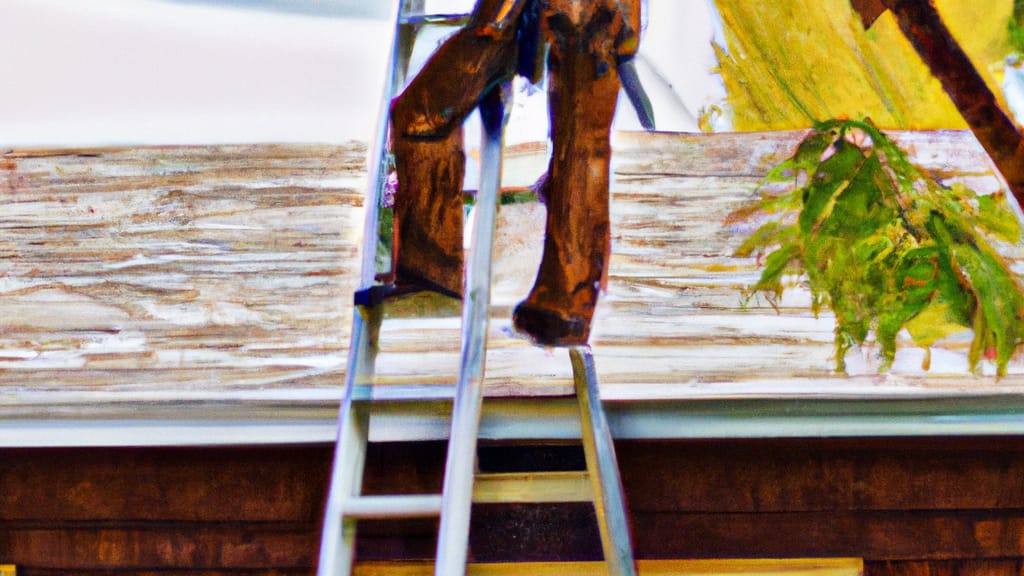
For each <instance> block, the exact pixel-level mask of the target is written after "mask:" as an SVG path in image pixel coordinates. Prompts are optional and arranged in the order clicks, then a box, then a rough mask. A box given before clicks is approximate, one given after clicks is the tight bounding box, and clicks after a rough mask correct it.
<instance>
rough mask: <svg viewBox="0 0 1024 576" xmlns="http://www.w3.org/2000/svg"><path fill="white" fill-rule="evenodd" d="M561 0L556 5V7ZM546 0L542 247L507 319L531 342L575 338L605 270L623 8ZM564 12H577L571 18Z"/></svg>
mask: <svg viewBox="0 0 1024 576" xmlns="http://www.w3.org/2000/svg"><path fill="white" fill-rule="evenodd" d="M560 4H564V5H565V6H564V7H563V8H564V10H562V11H556V8H557V7H558V5H560ZM571 4H572V3H571V2H569V1H568V0H561V1H560V2H559V1H552V2H551V4H550V6H551V8H549V9H548V11H549V13H546V14H545V15H544V16H545V20H544V21H545V22H546V23H547V24H546V25H547V27H548V28H547V30H546V31H545V32H546V34H547V37H548V40H549V42H550V45H551V48H550V53H549V57H548V66H549V69H550V76H549V96H548V108H549V114H550V117H551V134H552V141H553V148H554V151H553V153H552V156H551V163H550V166H549V168H548V179H547V182H546V184H545V190H544V192H545V196H546V198H547V212H548V214H547V226H546V230H545V239H544V255H543V258H542V260H541V264H540V270H539V271H538V273H537V280H536V282H535V284H534V286H533V290H532V291H531V292H530V295H529V296H528V297H527V298H526V300H524V301H523V302H521V303H520V304H519V305H518V306H517V307H516V310H515V313H514V316H513V321H514V323H515V326H516V328H517V329H518V330H520V331H521V332H524V333H526V334H527V335H529V336H530V337H531V338H532V339H533V340H534V341H536V342H537V343H539V344H544V345H549V346H571V345H577V344H585V343H586V342H587V339H588V337H589V336H590V321H591V319H592V318H593V316H594V309H595V308H596V306H597V299H598V294H599V293H600V291H601V290H602V289H603V288H604V285H605V282H606V280H607V270H608V257H609V251H610V248H611V230H610V221H609V215H608V209H609V205H608V186H609V180H610V174H609V171H610V162H611V146H610V144H609V133H610V131H611V123H612V118H613V116H614V115H615V104H616V100H617V98H618V94H619V86H620V83H619V77H618V73H617V71H616V62H617V57H618V54H617V53H616V42H617V40H618V39H619V38H621V34H622V30H623V16H622V14H621V13H619V12H618V11H617V10H616V9H615V8H614V6H615V4H614V3H612V2H601V1H600V0H597V1H584V2H578V1H577V2H576V5H575V8H576V9H577V10H578V9H579V8H580V6H579V4H583V9H582V10H578V11H577V12H575V13H573V12H570V11H569V9H570V8H571V7H572V6H570V5H571ZM572 16H575V17H577V18H579V19H578V20H575V21H574V20H573V19H572Z"/></svg>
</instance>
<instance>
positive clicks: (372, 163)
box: [317, 0, 407, 576]
mask: <svg viewBox="0 0 1024 576" xmlns="http://www.w3.org/2000/svg"><path fill="white" fill-rule="evenodd" d="M404 2H405V0H395V2H394V3H393V5H392V8H391V14H390V20H389V21H390V22H393V23H394V27H393V29H392V34H393V39H392V43H391V48H390V53H389V54H388V60H387V61H388V63H389V66H390V68H389V71H390V73H389V74H388V75H386V76H385V79H384V86H383V89H382V95H381V99H382V102H381V104H380V109H379V110H378V115H377V126H376V135H375V139H374V141H373V142H372V149H371V151H370V156H369V161H368V166H367V172H368V174H367V193H366V199H365V201H364V219H363V241H362V247H361V249H362V262H361V270H360V277H359V288H360V289H363V288H368V287H370V286H372V285H373V283H374V281H375V278H376V273H377V236H378V225H377V224H378V220H379V218H380V199H381V197H382V193H383V190H384V186H385V185H386V182H387V176H388V173H387V172H388V170H387V168H388V166H387V148H388V124H389V116H390V108H391V98H392V96H393V94H394V91H395V87H396V84H397V82H398V81H399V80H400V79H401V78H402V77H403V76H404V73H405V71H404V69H403V70H399V66H398V64H399V60H400V59H401V58H402V54H403V50H402V49H403V46H402V45H401V44H402V43H403V37H402V35H401V34H400V28H401V25H402V24H401V16H402V5H403V3H404ZM406 42H407V40H406ZM363 314H364V311H363V310H358V309H357V310H356V311H355V312H354V313H353V315H352V331H351V338H350V340H349V356H348V370H347V372H346V376H345V389H344V391H343V395H342V399H341V405H340V406H339V409H338V428H337V430H338V431H337V439H336V443H335V450H334V460H333V463H332V468H331V480H330V485H329V489H328V496H327V506H326V508H325V513H324V525H323V529H322V531H321V540H320V555H319V561H318V563H317V575H318V576H340V575H345V574H350V573H351V571H352V562H353V560H354V559H355V558H354V556H355V520H354V519H347V518H345V511H344V504H345V502H346V501H347V500H348V499H349V498H351V497H352V496H354V495H358V493H359V492H360V490H361V487H362V472H363V468H364V463H365V455H366V441H367V436H368V433H369V430H368V429H369V412H368V411H366V410H363V409H357V408H356V407H355V406H354V404H353V399H354V398H353V397H354V395H355V391H356V387H357V386H359V385H364V384H365V383H366V382H369V380H370V379H371V378H372V375H373V371H374V362H375V359H376V348H377V342H376V340H377V333H378V330H379V326H380V313H379V311H369V312H367V317H364V315H363Z"/></svg>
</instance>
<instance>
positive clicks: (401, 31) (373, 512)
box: [317, 0, 636, 576]
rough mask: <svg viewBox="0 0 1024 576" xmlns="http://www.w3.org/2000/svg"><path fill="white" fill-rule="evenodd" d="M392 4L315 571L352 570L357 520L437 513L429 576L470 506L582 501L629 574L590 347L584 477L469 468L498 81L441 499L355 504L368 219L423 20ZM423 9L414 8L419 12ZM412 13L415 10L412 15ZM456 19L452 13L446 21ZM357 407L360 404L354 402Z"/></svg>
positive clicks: (497, 154) (614, 562)
mask: <svg viewBox="0 0 1024 576" xmlns="http://www.w3.org/2000/svg"><path fill="white" fill-rule="evenodd" d="M397 4H398V5H397V6H396V7H395V8H394V21H395V22H396V28H395V31H396V32H395V43H394V47H393V49H392V50H393V51H392V58H391V60H390V61H391V63H392V64H391V74H390V75H389V78H388V82H387V84H388V85H387V87H386V88H385V102H384V105H385V107H384V108H383V110H384V111H385V112H384V113H382V114H381V119H380V120H379V126H378V138H377V141H376V142H375V143H374V147H375V151H374V158H373V163H372V164H371V170H370V172H371V174H370V189H369V194H368V199H367V203H366V222H365V231H364V242H363V262H362V277H361V287H362V290H361V291H360V292H357V298H356V313H355V314H353V319H352V337H351V341H350V349H349V358H348V372H347V374H346V381H345V391H344V396H343V397H342V400H341V407H340V411H339V413H338V437H337V444H336V447H335V453H334V464H333V471H332V474H331V484H330V489H329V492H328V499H327V507H326V514H325V518H324V526H323V533H322V537H321V544H320V559H319V565H318V571H317V574H318V575H320V576H336V575H344V574H351V573H352V566H353V561H354V556H355V536H356V523H357V521H359V520H363V519H389V518H416V517H434V516H439V517H440V530H439V534H438V544H437V557H436V563H435V574H437V575H444V576H455V575H460V576H461V575H463V574H465V573H466V559H467V549H468V546H469V528H470V510H471V507H472V503H473V502H477V503H497V502H501V503H510V502H579V501H591V502H593V504H594V508H595V511H596V513H597V520H598V525H599V531H600V535H601V542H602V547H603V550H604V556H605V561H606V564H607V566H608V572H609V574H611V575H613V576H620V575H634V574H636V565H635V562H634V559H633V550H632V543H631V535H630V529H629V518H628V515H627V512H626V506H625V501H624V497H623V492H622V484H621V480H620V478H619V469H618V464H617V462H616V458H615V447H614V444H613V443H612V435H611V432H610V430H609V428H608V422H607V418H606V416H605V412H604V408H603V405H602V403H601V399H600V396H599V393H598V383H597V373H596V370H595V368H594V359H593V356H592V354H591V351H590V349H589V347H583V346H580V347H573V348H570V349H569V357H570V360H571V362H572V368H573V380H574V383H575V393H576V397H577V400H578V402H579V419H580V429H581V436H582V443H583V448H584V454H585V459H586V467H587V470H586V471H582V472H535V473H530V474H525V475H524V474H480V473H477V471H476V468H477V466H476V448H477V436H478V431H479V424H480V413H481V408H482V403H483V381H484V371H485V366H484V364H485V358H486V347H487V327H488V320H489V306H490V288H491V254H492V250H491V248H492V245H493V242H494V227H495V217H496V211H497V203H498V194H499V188H500V185H501V171H502V167H501V163H502V139H503V133H504V127H505V123H506V122H507V119H508V106H507V104H508V101H509V99H510V89H509V86H508V85H504V86H500V87H496V88H494V89H492V91H491V92H490V93H489V94H487V95H486V96H485V97H484V98H483V99H482V102H481V104H480V113H481V119H482V124H483V141H482V146H481V162H480V164H481V169H480V186H479V191H478V195H477V200H476V204H475V208H474V210H475V211H476V214H475V218H474V219H473V224H472V230H471V237H472V246H473V250H472V251H471V254H470V257H469V261H468V262H467V270H466V290H465V291H464V293H465V295H466V296H465V298H464V300H463V304H462V333H461V361H460V369H459V376H458V381H457V383H456V389H455V397H454V403H453V406H452V416H451V430H450V435H449V440H448V457H447V462H446V467H445V475H444V485H443V490H442V493H441V494H430V495H390V496H363V495H362V494H361V492H362V490H361V488H362V480H363V470H364V466H365V456H366V446H367V442H368V441H369V424H370V413H371V411H372V405H373V402H372V401H371V400H369V399H370V398H371V397H372V394H371V393H370V392H371V390H368V389H369V388H370V387H371V386H372V384H371V382H372V379H373V375H374V372H375V362H376V355H377V335H378V333H379V330H380V325H381V323H382V320H383V316H384V315H383V311H382V310H383V308H384V307H385V306H387V304H386V303H377V302H371V301H370V299H367V298H364V297H361V295H366V294H369V293H371V291H372V287H373V286H374V284H375V274H376V253H377V245H378V241H377V239H378V231H377V221H378V211H379V206H380V198H381V196H382V194H383V190H384V185H385V181H386V179H387V172H388V170H387V162H386V153H385V151H386V147H387V130H388V119H387V112H386V111H387V110H388V104H389V103H390V101H391V97H392V96H393V95H394V92H395V90H396V87H398V86H400V85H401V83H402V78H403V76H404V74H405V66H406V63H407V59H408V53H409V50H408V48H409V42H410V38H411V36H412V35H411V34H410V28H411V27H413V26H415V25H416V24H417V23H418V22H423V21H424V20H426V18H424V17H423V16H422V14H419V15H417V14H415V13H413V14H410V4H412V3H411V2H410V1H409V0H405V2H402V1H401V0H399V2H398V3H397ZM421 6H422V4H421V3H420V11H422V8H421ZM413 11H415V10H413ZM449 18H451V19H453V20H454V19H455V18H456V17H449ZM364 398H365V399H366V401H363V400H362V399H364Z"/></svg>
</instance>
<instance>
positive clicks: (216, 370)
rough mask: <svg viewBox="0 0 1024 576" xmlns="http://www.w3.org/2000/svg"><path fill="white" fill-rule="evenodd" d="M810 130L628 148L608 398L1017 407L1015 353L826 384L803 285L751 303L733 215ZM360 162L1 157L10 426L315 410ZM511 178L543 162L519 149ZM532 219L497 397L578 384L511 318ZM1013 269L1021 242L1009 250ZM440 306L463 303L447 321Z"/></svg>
mask: <svg viewBox="0 0 1024 576" xmlns="http://www.w3.org/2000/svg"><path fill="white" fill-rule="evenodd" d="M801 136H802V133H799V132H786V133H772V134H717V135H680V134H654V135H649V134H633V133H624V134H617V135H616V136H615V160H614V167H613V170H614V181H613V184H612V196H613V199H612V205H613V215H612V217H613V228H614V232H613V253H612V262H611V272H610V274H611V276H610V282H609V291H608V294H607V295H606V296H605V297H604V298H603V300H602V302H601V305H600V306H599V310H598V317H597V319H596V325H595V329H594V333H593V339H592V340H593V344H594V350H595V356H596V361H597V366H598V369H599V371H600V374H601V382H602V395H603V396H604V397H605V398H608V399H611V400H615V399H637V398H640V399H662V398H675V399H684V400H686V399H705V398H718V399H721V398H737V397H753V398H763V397H779V396H783V397H802V398H809V399H813V398H823V397H824V398H850V397H858V398H921V397H936V396H947V397H949V396H979V397H984V396H990V395H993V394H1016V395H1020V393H1021V391H1022V390H1024V362H1022V361H1020V359H1016V360H1014V361H1013V362H1011V365H1010V375H1009V376H1007V377H1005V378H1003V379H999V380H996V379H995V378H993V377H990V376H970V375H967V374H966V373H965V371H964V370H963V366H964V365H965V364H966V351H965V344H964V342H963V341H961V340H956V339H952V340H950V341H948V342H946V343H945V345H944V346H939V347H938V349H937V350H936V352H935V354H934V355H933V362H932V366H933V368H932V370H931V371H930V372H923V371H922V370H921V369H920V360H921V358H922V354H923V353H922V352H921V351H920V350H918V349H916V348H914V347H913V346H910V345H907V344H906V343H904V344H905V345H904V346H903V348H902V349H901V351H900V353H899V354H898V357H897V361H896V364H895V366H894V368H893V370H892V371H890V372H889V373H888V374H884V375H879V374H877V373H876V371H875V367H874V365H872V363H871V360H870V354H869V355H867V361H864V359H863V358H860V357H859V356H858V358H854V359H852V361H851V363H850V365H851V371H852V372H853V373H854V374H853V375H851V376H839V375H836V374H834V373H833V372H832V366H833V362H832V360H831V359H830V357H831V356H832V354H833V346H832V339H833V321H832V318H831V316H829V315H828V314H827V313H826V314H822V316H821V317H820V318H815V317H814V316H813V315H812V314H811V312H810V310H809V308H808V307H807V306H806V302H805V301H802V300H801V293H800V291H799V290H797V291H795V292H794V293H793V294H792V295H791V296H792V297H791V298H789V299H784V300H783V302H782V306H781V308H780V309H778V310H776V309H775V308H773V307H772V306H771V305H769V304H768V303H767V302H765V301H763V300H761V299H754V300H752V301H750V302H749V303H747V304H746V305H744V303H743V292H742V291H743V288H744V287H745V286H747V285H749V284H750V283H752V282H754V281H755V280H756V278H757V276H758V264H757V262H756V261H755V260H754V259H739V258H732V257H731V256H730V254H731V252H732V249H733V248H734V247H735V246H736V245H737V243H738V242H739V236H738V234H737V231H736V230H730V229H727V228H726V227H723V225H722V223H723V220H724V217H725V215H726V214H727V213H728V212H729V211H730V210H732V209H734V208H736V207H737V206H740V205H742V203H743V202H745V201H746V200H747V199H749V197H750V194H751V191H752V190H753V189H754V187H755V186H756V185H757V183H758V181H759V180H760V178H761V177H762V176H763V175H764V173H765V171H766V170H767V169H768V168H769V167H770V166H771V165H772V164H773V163H774V162H776V161H778V160H779V159H781V158H782V157H784V156H785V155H788V154H790V153H791V152H792V150H793V149H794V146H795V145H796V143H797V142H798V141H799V139H800V138H801ZM897 137H898V139H899V140H900V141H901V142H902V143H903V144H904V145H906V146H907V147H908V148H909V149H910V150H911V151H912V152H913V154H914V157H915V159H916V160H917V161H918V162H919V163H921V164H922V165H923V166H925V167H926V168H927V169H929V170H931V171H933V172H935V173H936V174H937V175H938V176H940V177H942V178H945V179H957V180H961V181H967V182H969V183H971V184H972V185H974V186H976V187H977V188H979V189H981V190H982V191H992V190H994V189H996V188H997V187H998V182H997V180H996V179H995V177H994V176H993V175H992V173H991V169H990V167H989V165H988V164H987V162H986V161H985V157H984V155H983V154H982V152H981V150H980V148H979V147H978V146H977V144H976V143H975V142H974V140H973V139H972V137H971V136H970V135H969V134H968V133H964V132H935V133H902V134H898V135H897ZM364 156H365V150H364V148H363V147H362V146H360V145H355V144H353V145H349V146H216V147H195V148H187V147H186V148H163V147H158V148H135V149H101V150H68V151H53V150H42V151H39V150H14V151H10V152H6V153H3V154H2V155H0V190H2V191H3V194H2V197H0V207H2V215H0V369H2V370H0V399H2V403H0V417H3V418H37V417H39V418H46V417H66V416H69V415H72V416H81V417H103V418H114V419H117V418H132V417H133V415H134V414H135V412H136V410H139V409H142V410H145V412H146V414H147V415H149V416H150V417H161V416H162V417H167V416H174V417H178V418H190V417H191V418H208V417H216V416H218V415H220V414H224V413H227V412H226V411H225V409H226V408H230V407H235V408H237V407H241V408H240V409H237V410H234V411H233V412H231V413H232V414H235V415H240V416H239V417H243V418H244V417H245V411H246V410H254V411H258V412H259V414H260V416H261V417H266V418H270V419H273V418H275V417H281V418H287V417H301V416H302V414H305V415H306V416H307V417H308V416H310V415H312V416H314V417H317V418H319V417H322V416H323V415H324V414H325V411H330V410H332V409H333V408H334V407H335V406H336V402H337V399H338V397H339V395H340V390H341V383H342V382H343V380H344V371H345V367H344V364H345V353H346V349H347V346H348V327H349V323H350V322H349V321H350V317H351V316H350V315H351V313H352V310H351V306H350V302H351V300H350V298H351V292H352V290H353V288H354V284H353V282H354V278H355V274H354V267H355V262H356V259H357V253H358V240H359V237H360V235H361V231H360V228H361V222H362V208H361V206H362V202H363V193H362V190H363V189H364V187H365V173H364V171H363V163H364ZM508 165H509V168H508V178H507V182H506V183H507V184H509V185H522V184H524V183H526V182H531V181H532V180H533V179H535V178H536V177H537V175H538V174H539V171H540V170H542V169H543V165H544V147H543V146H542V145H529V146H524V147H520V148H517V149H513V150H510V151H509V163H508ZM542 226H543V206H541V205H539V204H536V203H532V204H516V205H508V206H504V207H503V208H502V210H501V218H500V231H499V238H498V242H497V249H496V259H497V261H496V268H495V290H494V294H495V296H494V308H493V321H492V322H491V333H490V347H489V355H488V360H487V366H488V377H487V393H488V394H489V395H491V396H496V395H500V396H544V395H560V394H564V393H567V392H568V391H569V390H570V388H571V381H570V375H569V363H568V362H567V361H566V359H565V358H564V356H563V355H562V354H557V353H553V352H551V351H550V350H544V349H541V348H536V347H534V346H531V345H530V344H529V343H527V342H526V341H525V340H523V339H522V338H519V337H517V336H516V335H515V334H514V332H513V331H512V330H511V327H510V321H511V320H510V317H511V310H512V307H513V306H514V305H515V303H516V302H517V301H518V300H519V299H520V298H522V297H523V296H524V295H525V294H526V293H527V291H528V288H529V285H530V282H531V281H532V278H533V275H534V271H535V270H536V261H537V257H538V255H539V249H540V245H541V236H542V234H541V229H542ZM1007 249H1008V251H1009V253H1010V256H1011V257H1013V258H1014V259H1015V260H1014V261H1015V262H1017V261H1018V260H1017V259H1018V258H1019V257H1020V255H1021V254H1019V252H1020V249H1019V248H1018V247H1008V248H1007ZM449 308H451V307H450V306H449ZM458 324H459V320H458V318H457V316H456V317H451V316H445V315H443V314H433V313H426V312H424V311H423V310H420V314H419V316H417V317H415V318H402V319H395V320H389V321H388V322H386V323H385V326H384V328H383V330H382V351H381V355H380V363H379V366H380V370H379V374H380V377H379V378H378V380H377V383H378V384H379V385H380V386H388V385H401V384H404V385H410V386H417V385H419V386H424V387H425V391H428V392H429V391H430V390H434V391H436V390H437V389H438V388H439V387H441V388H445V387H446V386H448V385H450V384H451V383H452V382H453V381H454V374H455V371H456V367H457V355H458V342H457V340H458Z"/></svg>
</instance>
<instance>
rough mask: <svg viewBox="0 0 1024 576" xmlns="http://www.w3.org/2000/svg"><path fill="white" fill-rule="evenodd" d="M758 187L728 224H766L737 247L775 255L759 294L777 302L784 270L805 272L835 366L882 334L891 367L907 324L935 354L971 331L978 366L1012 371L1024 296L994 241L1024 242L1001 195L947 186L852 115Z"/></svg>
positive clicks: (1023, 323)
mask: <svg viewBox="0 0 1024 576" xmlns="http://www.w3.org/2000/svg"><path fill="white" fill-rule="evenodd" d="M780 184H784V185H785V186H784V187H783V189H782V190H781V191H780V190H779V186H780ZM794 184H795V185H794ZM758 192H759V199H758V200H757V201H756V202H753V203H751V204H750V205H748V206H744V207H742V208H740V209H738V210H736V211H734V212H733V213H731V214H730V215H729V217H728V220H727V223H733V224H735V223H737V222H739V221H747V220H752V219H765V218H766V219H767V221H765V222H764V223H763V224H761V225H760V227H758V228H757V230H755V231H754V232H753V233H752V234H751V235H750V236H749V237H747V238H746V239H745V240H744V242H743V243H742V244H741V245H740V247H739V248H738V249H737V250H736V255H737V256H740V257H745V256H751V255H754V254H757V253H766V252H768V250H771V252H770V253H768V255H767V257H766V258H765V260H764V269H763V271H762V273H761V277H760V279H759V280H758V282H757V283H756V284H755V285H754V286H752V287H751V288H750V294H751V295H752V294H755V293H758V292H764V293H768V294H770V295H774V296H775V297H778V296H780V295H781V293H782V291H783V288H784V286H783V277H784V276H785V275H787V274H806V277H807V280H808V284H809V286H810V290H811V294H812V303H813V304H812V306H813V309H814V312H815V314H817V313H818V312H819V311H820V309H821V306H822V305H824V304H827V305H828V306H829V307H831V309H832V311H833V312H834V313H835V316H836V330H835V348H836V370H837V371H845V362H844V357H845V355H846V352H847V351H848V350H849V349H850V348H851V347H852V346H854V345H862V344H864V342H865V341H867V340H869V338H870V337H872V336H873V338H874V340H875V341H876V342H877V343H878V344H879V346H880V347H881V352H882V357H883V362H884V364H883V367H882V368H883V369H887V368H888V367H889V366H891V364H892V362H893V359H894V358H895V355H896V337H897V334H898V333H899V332H900V331H901V330H903V329H904V328H906V329H907V331H908V332H909V334H910V336H911V338H912V340H913V341H914V342H915V343H916V344H917V345H919V346H921V347H923V348H924V349H925V350H926V351H928V350H929V349H930V346H931V345H932V344H933V343H934V342H936V341H937V340H939V339H941V338H944V337H945V336H948V335H949V334H952V333H954V332H958V331H962V330H963V329H965V328H970V329H972V330H973V331H974V339H973V342H972V345H971V348H970V351H969V354H968V362H969V364H970V367H971V370H975V369H976V368H977V366H978V364H979V362H980V361H981V359H982V358H983V357H990V358H993V359H994V360H995V362H996V367H997V372H998V374H1000V375H1003V374H1005V372H1006V366H1007V363H1008V362H1009V360H1010V357H1011V356H1012V355H1013V353H1014V350H1015V349H1016V347H1017V346H1018V344H1020V343H1021V341H1022V339H1024V291H1022V288H1021V284H1020V283H1019V282H1018V280H1017V279H1016V277H1015V276H1014V275H1013V273H1012V272H1011V271H1010V269H1009V266H1008V265H1007V263H1006V261H1005V260H1004V259H1003V257H1002V256H1001V255H1000V254H999V252H998V251H997V250H996V249H995V248H994V246H993V244H992V242H993V241H1000V240H1001V241H1004V242H1017V241H1019V239H1020V235H1021V227H1020V223H1019V221H1018V219H1017V217H1016V215H1015V214H1014V213H1013V211H1012V210H1011V209H1010V208H1009V206H1008V205H1007V202H1006V198H1005V196H1004V195H1003V194H992V195H987V196H979V195H977V194H976V193H975V192H974V191H972V190H970V189H968V188H966V187H964V186H962V185H954V186H952V187H951V188H946V187H943V186H941V185H940V184H938V183H937V182H935V181H934V180H933V179H932V178H930V177H929V176H928V175H926V174H925V173H924V172H922V171H921V170H920V169H918V168H917V167H915V166H914V165H913V164H911V163H910V161H909V160H908V159H907V157H906V154H904V152H903V151H902V150H900V148H899V147H898V146H897V145H896V144H895V143H894V142H893V141H892V140H890V139H889V138H888V137H886V136H885V135H884V134H882V132H880V131H879V130H878V129H877V128H875V126H874V125H872V124H871V123H870V122H867V121H863V122H862V121H853V120H832V121H828V122H823V123H820V124H818V125H817V126H816V127H815V130H814V131H813V132H812V133H811V134H810V135H808V136H807V137H806V138H805V139H804V140H803V142H802V143H801V144H800V145H799V147H798V148H797V151H796V153H795V154H794V155H793V156H792V157H791V158H789V159H788V160H786V161H785V162H783V163H782V164H780V165H779V166H777V167H775V168H774V169H773V170H772V171H771V172H770V173H769V175H768V176H767V177H766V179H765V181H764V182H763V183H762V185H761V187H759V189H758ZM929 363H930V353H929V354H927V355H926V359H925V369H927V368H928V365H929Z"/></svg>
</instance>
